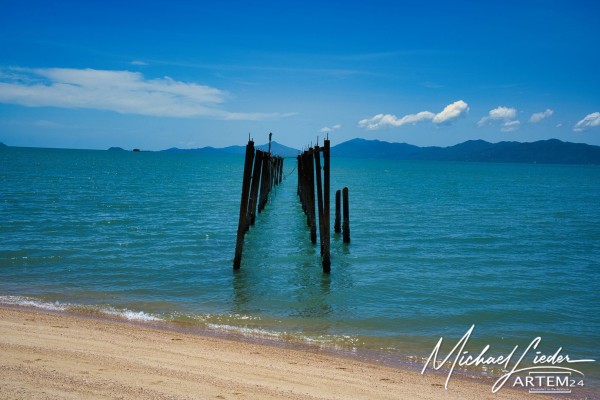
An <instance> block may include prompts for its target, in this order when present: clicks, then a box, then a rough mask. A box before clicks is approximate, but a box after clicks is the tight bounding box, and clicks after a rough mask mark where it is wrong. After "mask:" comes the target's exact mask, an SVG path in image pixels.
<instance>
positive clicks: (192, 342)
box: [0, 305, 564, 399]
mask: <svg viewBox="0 0 600 400" xmlns="http://www.w3.org/2000/svg"><path fill="white" fill-rule="evenodd" d="M0 349H1V351H0V370H1V371H2V374H0V397H2V398H7V397H10V396H13V397H15V396H16V397H17V398H31V399H38V398H39V399H41V398H73V394H74V393H75V394H76V397H77V398H84V399H85V398H90V399H91V398H99V397H103V398H104V397H122V398H198V396H200V397H201V398H234V397H235V398H244V397H246V396H250V397H253V398H254V397H259V398H292V399H301V398H302V399H304V398H311V399H315V398H316V399H329V398H332V399H333V398H340V399H341V398H356V399H360V398H365V399H371V398H382V399H385V398H389V399H394V398H421V399H437V398H441V397H443V398H448V399H471V398H472V399H481V398H489V399H521V398H549V397H548V396H543V397H542V396H540V395H530V394H528V393H527V392H525V391H521V390H519V391H517V390H513V389H509V388H508V387H506V388H503V389H502V390H500V391H499V392H498V393H496V394H493V393H491V385H492V383H491V379H490V383H489V384H488V382H487V380H486V379H479V378H478V379H468V378H466V377H464V376H459V375H456V376H455V375H453V377H452V379H451V381H450V385H449V388H448V390H446V389H444V382H445V379H446V374H443V373H432V372H427V373H426V374H425V375H421V374H420V373H418V372H416V371H411V370H408V369H400V368H394V367H390V366H386V365H381V364H375V363H374V361H373V360H371V361H365V360H357V359H356V358H352V357H350V356H347V357H343V356H342V355H339V354H333V352H330V351H322V350H319V349H308V348H306V349H299V348H297V347H294V346H291V345H290V346H275V345H273V344H269V343H257V342H253V341H245V340H241V338H233V337H217V335H215V336H210V335H202V334H200V333H198V332H194V333H190V332H185V331H184V330H178V329H173V328H171V327H169V328H166V327H162V326H159V324H147V323H139V322H135V321H127V320H122V319H119V318H116V317H110V316H96V315H77V314H74V313H69V312H64V311H47V310H37V309H32V308H28V307H23V306H11V305H0ZM562 398H564V397H562Z"/></svg>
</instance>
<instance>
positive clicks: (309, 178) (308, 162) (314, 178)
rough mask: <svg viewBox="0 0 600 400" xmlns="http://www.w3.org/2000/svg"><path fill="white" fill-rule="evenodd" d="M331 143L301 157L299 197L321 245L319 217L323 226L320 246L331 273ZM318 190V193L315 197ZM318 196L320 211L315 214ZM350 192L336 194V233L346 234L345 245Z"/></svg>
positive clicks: (313, 239)
mask: <svg viewBox="0 0 600 400" xmlns="http://www.w3.org/2000/svg"><path fill="white" fill-rule="evenodd" d="M321 154H322V155H323V168H322V170H323V176H322V179H321ZM330 157H331V151H330V141H329V139H326V140H325V141H324V143H323V147H319V146H318V145H317V146H315V147H310V148H309V149H308V150H305V151H304V152H303V153H302V154H300V155H299V156H298V196H299V197H300V204H302V210H303V211H304V213H305V214H306V222H307V224H308V227H309V229H310V240H311V242H312V243H314V244H316V243H317V214H318V221H319V222H318V223H319V243H320V248H321V261H322V265H323V272H326V273H329V272H330V271H331V253H330V243H331V233H330V171H331V163H330ZM315 187H316V193H315ZM341 193H343V200H344V201H343V205H344V212H343V214H344V220H343V224H342V223H341V221H340V220H341V214H342V212H341V204H340V203H341V201H340V200H341V199H340V195H341ZM315 195H316V199H317V210H315ZM348 203H349V201H348V188H347V187H345V188H344V189H343V191H340V190H337V191H336V193H335V223H334V231H335V232H336V233H340V232H342V230H343V241H344V243H350V212H349V208H348Z"/></svg>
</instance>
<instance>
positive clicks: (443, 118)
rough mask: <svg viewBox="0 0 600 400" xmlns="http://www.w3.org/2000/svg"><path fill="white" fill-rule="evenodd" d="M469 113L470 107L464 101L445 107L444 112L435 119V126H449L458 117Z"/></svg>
mask: <svg viewBox="0 0 600 400" xmlns="http://www.w3.org/2000/svg"><path fill="white" fill-rule="evenodd" d="M468 111H469V105H468V104H467V103H465V102H464V101H462V100H458V101H455V102H454V103H452V104H449V105H447V106H446V107H444V109H443V110H442V112H440V113H438V114H436V115H435V117H433V123H434V124H447V123H450V122H452V121H454V120H455V119H457V118H458V117H461V116H463V115H465V114H466V113H467V112H468Z"/></svg>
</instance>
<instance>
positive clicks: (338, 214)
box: [333, 190, 342, 233]
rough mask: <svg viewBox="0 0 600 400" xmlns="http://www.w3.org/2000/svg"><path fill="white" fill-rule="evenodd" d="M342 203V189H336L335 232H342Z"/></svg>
mask: <svg viewBox="0 0 600 400" xmlns="http://www.w3.org/2000/svg"><path fill="white" fill-rule="evenodd" d="M341 203H342V191H341V190H336V191H335V222H334V223H333V230H334V231H335V233H341V232H342V224H341V219H342V210H341V209H340V206H341V205H342V204H341Z"/></svg>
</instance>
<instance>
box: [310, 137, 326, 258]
mask: <svg viewBox="0 0 600 400" xmlns="http://www.w3.org/2000/svg"><path fill="white" fill-rule="evenodd" d="M313 157H314V159H315V176H316V178H317V210H318V212H319V242H320V244H321V256H323V245H324V244H323V240H324V239H325V225H324V221H323V219H324V213H323V184H322V182H321V151H320V148H319V146H315V149H314V152H313Z"/></svg>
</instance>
